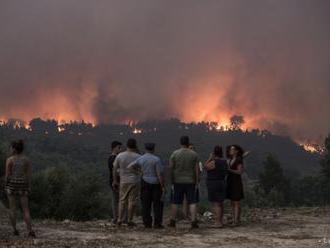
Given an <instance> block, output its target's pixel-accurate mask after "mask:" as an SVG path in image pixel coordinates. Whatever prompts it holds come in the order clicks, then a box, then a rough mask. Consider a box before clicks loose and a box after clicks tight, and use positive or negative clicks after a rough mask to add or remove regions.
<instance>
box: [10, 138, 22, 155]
mask: <svg viewBox="0 0 330 248" xmlns="http://www.w3.org/2000/svg"><path fill="white" fill-rule="evenodd" d="M11 148H12V149H14V150H15V152H16V153H17V154H21V153H22V152H23V151H24V141H23V140H16V141H12V142H11Z"/></svg>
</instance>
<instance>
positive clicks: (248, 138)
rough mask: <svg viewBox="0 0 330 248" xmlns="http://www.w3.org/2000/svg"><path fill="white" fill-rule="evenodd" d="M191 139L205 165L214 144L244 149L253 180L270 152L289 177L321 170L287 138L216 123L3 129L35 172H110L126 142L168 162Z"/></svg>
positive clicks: (3, 137)
mask: <svg viewBox="0 0 330 248" xmlns="http://www.w3.org/2000/svg"><path fill="white" fill-rule="evenodd" d="M183 134H186V135H189V136H190V137H191V140H192V142H193V143H194V146H195V147H196V151H197V152H198V153H199V155H200V158H201V160H202V161H205V160H206V159H207V158H208V156H209V154H210V152H211V151H212V148H213V146H214V145H216V144H220V145H222V146H224V147H225V146H227V145H230V144H240V145H242V146H243V147H244V148H245V149H246V150H250V151H252V153H251V155H250V156H249V157H248V159H247V161H246V168H247V174H248V176H249V177H250V178H255V177H256V176H257V175H258V173H259V171H260V169H261V167H262V161H263V160H264V158H265V156H266V155H267V154H268V153H271V154H274V155H275V156H276V157H278V159H279V161H280V162H281V164H282V167H283V168H284V170H285V172H286V173H287V174H288V175H290V176H292V177H299V176H304V175H310V174H313V173H314V172H316V171H318V170H319V159H320V156H319V155H318V154H317V153H311V152H307V151H306V150H304V149H303V148H302V146H300V145H298V144H297V143H295V142H294V141H293V140H292V139H290V138H289V137H283V136H277V135H274V134H272V133H270V132H268V131H265V130H264V131H262V130H248V131H242V130H240V129H237V130H231V129H226V130H225V129H221V128H220V129H219V128H218V127H217V126H215V124H214V123H190V124H187V123H182V122H180V121H179V120H176V119H173V120H167V121H149V122H143V123H138V124H135V125H133V124H131V125H98V126H95V127H94V126H92V125H91V124H86V123H70V124H63V125H59V124H58V123H57V122H56V121H43V120H40V119H34V120H32V121H31V122H30V123H29V124H28V125H27V124H24V123H22V122H20V121H18V120H12V121H9V122H7V123H6V124H3V125H1V126H0V143H3V144H4V145H5V144H8V143H9V142H10V141H11V140H12V139H17V138H23V139H25V140H26V143H27V149H28V153H29V155H30V157H31V158H32V161H33V163H34V168H35V169H36V170H39V169H43V168H45V167H49V166H58V165H59V164H61V165H65V166H69V167H72V168H81V167H86V166H88V167H91V166H92V167H95V168H97V169H98V170H99V171H103V173H106V171H105V170H106V166H105V165H106V160H107V157H108V155H109V152H110V151H109V147H110V143H111V141H113V140H119V141H121V142H123V143H125V141H126V140H127V138H128V137H135V138H136V139H137V140H138V143H139V145H140V149H141V151H143V143H144V142H146V141H152V142H156V143H157V154H159V155H160V156H161V158H162V160H163V161H164V163H165V164H166V163H167V160H168V158H169V156H170V154H171V152H172V151H173V150H175V149H176V148H177V147H178V139H179V137H180V136H181V135H183Z"/></svg>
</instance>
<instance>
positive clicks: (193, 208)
mask: <svg viewBox="0 0 330 248" xmlns="http://www.w3.org/2000/svg"><path fill="white" fill-rule="evenodd" d="M189 209H190V215H191V221H196V220H197V204H190V205H189Z"/></svg>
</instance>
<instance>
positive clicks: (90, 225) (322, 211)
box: [0, 208, 330, 248]
mask: <svg viewBox="0 0 330 248" xmlns="http://www.w3.org/2000/svg"><path fill="white" fill-rule="evenodd" d="M0 211H1V212H0V215H1V218H0V247H12V248H14V247H52V248H56V247H79V248H83V247H144V248H147V247H160V248H162V247H163V248H170V247H176V248H178V247H180V248H181V247H189V248H195V247H196V248H197V247H199V248H200V247H249V248H254V247H258V248H261V247H297V248H303V247H330V208H299V209H280V210H274V209H268V210H260V209H251V210H248V211H245V214H244V221H243V224H242V226H240V227H230V226H226V227H225V228H223V229H214V228H212V222H211V221H210V220H207V219H208V218H207V217H203V218H201V219H202V223H201V224H200V228H199V229H198V230H190V229H189V222H186V221H181V222H179V223H178V226H177V228H176V229H169V228H166V229H164V230H145V229H144V228H143V227H142V224H141V223H140V222H139V223H138V224H139V225H138V227H136V228H133V229H128V228H120V229H117V228H115V227H113V226H111V224H110V223H109V222H108V221H90V222H73V221H69V220H65V221H62V222H56V221H50V220H43V221H35V229H36V233H37V236H38V237H37V239H28V238H26V237H25V235H26V233H25V232H24V225H23V223H20V224H19V229H20V230H21V236H20V237H18V238H17V237H13V236H12V235H11V229H10V227H9V225H8V221H7V218H5V210H4V209H1V208H0Z"/></svg>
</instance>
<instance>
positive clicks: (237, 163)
mask: <svg viewBox="0 0 330 248" xmlns="http://www.w3.org/2000/svg"><path fill="white" fill-rule="evenodd" d="M227 156H228V176H227V198H228V199H230V200H231V205H232V209H233V225H234V226H238V225H240V223H241V205H240V201H241V200H242V199H243V198H244V191H243V183H242V176H241V175H242V173H243V170H244V164H243V158H244V150H243V149H242V147H240V146H238V145H232V146H229V147H228V149H227Z"/></svg>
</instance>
